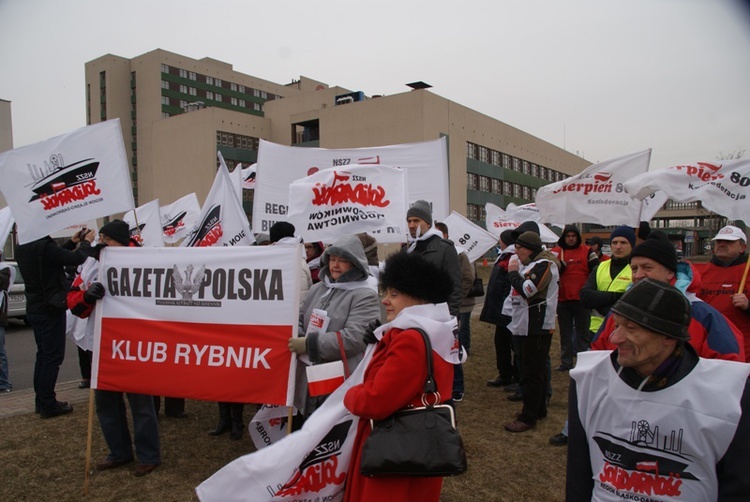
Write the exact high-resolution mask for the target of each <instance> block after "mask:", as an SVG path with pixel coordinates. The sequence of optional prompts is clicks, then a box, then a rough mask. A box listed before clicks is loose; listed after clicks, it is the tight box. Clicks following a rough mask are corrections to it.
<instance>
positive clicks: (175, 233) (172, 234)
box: [159, 192, 201, 244]
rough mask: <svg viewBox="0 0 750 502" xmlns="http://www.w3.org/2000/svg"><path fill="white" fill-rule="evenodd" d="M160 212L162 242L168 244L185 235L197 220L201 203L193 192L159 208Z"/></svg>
mask: <svg viewBox="0 0 750 502" xmlns="http://www.w3.org/2000/svg"><path fill="white" fill-rule="evenodd" d="M159 213H160V214H161V230H162V238H163V239H164V242H168V243H170V244H172V243H175V242H178V241H179V240H180V239H182V238H184V237H185V236H187V234H188V232H189V231H190V229H191V228H193V226H194V225H195V222H196V221H198V218H199V217H200V213H201V205H200V204H199V203H198V196H197V195H195V192H193V193H191V194H188V195H186V196H184V197H181V198H179V199H177V200H176V201H174V202H173V203H171V204H169V205H166V206H162V207H160V208H159Z"/></svg>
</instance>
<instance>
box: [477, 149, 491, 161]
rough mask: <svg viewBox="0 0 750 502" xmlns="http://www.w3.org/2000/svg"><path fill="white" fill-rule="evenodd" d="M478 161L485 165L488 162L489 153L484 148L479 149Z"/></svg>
mask: <svg viewBox="0 0 750 502" xmlns="http://www.w3.org/2000/svg"><path fill="white" fill-rule="evenodd" d="M479 160H480V162H484V163H485V164H488V163H489V162H490V152H489V150H488V149H487V147H486V146H480V147H479Z"/></svg>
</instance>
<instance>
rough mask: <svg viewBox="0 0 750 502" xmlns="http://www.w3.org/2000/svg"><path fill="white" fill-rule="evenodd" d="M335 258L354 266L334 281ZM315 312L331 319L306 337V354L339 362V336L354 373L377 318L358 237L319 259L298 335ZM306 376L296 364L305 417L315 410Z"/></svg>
mask: <svg viewBox="0 0 750 502" xmlns="http://www.w3.org/2000/svg"><path fill="white" fill-rule="evenodd" d="M331 255H335V256H339V257H341V258H344V259H345V260H347V261H349V262H351V263H352V265H353V267H352V268H351V269H350V270H349V271H347V272H345V273H343V274H341V276H339V278H338V280H337V281H333V279H332V278H331V273H330V272H329V270H328V263H329V260H330V256H331ZM314 309H321V310H325V311H326V313H327V315H328V317H329V318H330V321H329V324H328V328H327V331H326V332H325V333H320V332H311V333H308V334H307V338H306V340H305V345H306V348H307V355H308V357H309V358H310V361H312V363H313V364H318V363H326V362H330V361H340V360H341V349H340V347H339V341H338V336H337V334H336V333H339V334H340V335H341V340H342V342H343V346H344V351H345V353H346V357H347V360H346V363H347V365H348V367H349V371H354V368H356V367H357V365H358V364H359V362H360V361H361V360H362V357H363V355H364V351H365V347H366V346H367V344H366V343H365V341H364V337H365V332H366V331H367V326H368V324H369V323H370V321H373V320H375V319H379V318H380V305H379V301H378V292H377V283H376V281H375V279H374V278H373V277H372V276H370V269H369V267H368V265H367V257H366V256H365V251H364V249H363V248H362V243H361V242H360V240H359V238H358V237H356V236H354V235H346V236H343V237H340V238H339V239H338V240H337V241H336V242H335V243H334V244H333V245H332V246H331V247H329V248H328V249H326V251H325V252H324V253H323V256H322V257H321V267H320V282H319V283H317V284H315V285H313V287H312V288H310V291H309V292H308V294H307V297H306V298H305V301H304V303H303V304H302V308H301V310H300V315H299V334H300V336H305V333H306V332H307V328H308V324H309V322H310V316H311V315H312V311H313V310H314ZM306 398H307V376H306V374H305V368H304V367H303V365H301V364H300V365H297V398H296V399H295V404H296V405H298V406H297V408H298V409H300V410H302V411H303V413H305V414H308V413H309V412H311V411H312V410H313V409H314V408H315V407H316V403H311V402H310V399H307V401H308V402H307V403H306V404H303V403H304V399H306Z"/></svg>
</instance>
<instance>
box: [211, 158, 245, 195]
mask: <svg viewBox="0 0 750 502" xmlns="http://www.w3.org/2000/svg"><path fill="white" fill-rule="evenodd" d="M216 155H217V156H218V157H219V165H220V167H224V169H226V170H227V172H228V173H229V178H230V179H231V180H232V185H233V186H234V188H235V190H236V191H237V198H238V199H239V200H240V203H242V164H237V165H236V166H234V171H232V172H229V167H228V166H227V163H226V162H224V156H223V155H222V154H221V152H216Z"/></svg>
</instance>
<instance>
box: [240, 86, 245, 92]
mask: <svg viewBox="0 0 750 502" xmlns="http://www.w3.org/2000/svg"><path fill="white" fill-rule="evenodd" d="M239 91H240V92H241V93H243V94H244V93H245V86H244V85H240V86H239Z"/></svg>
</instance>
